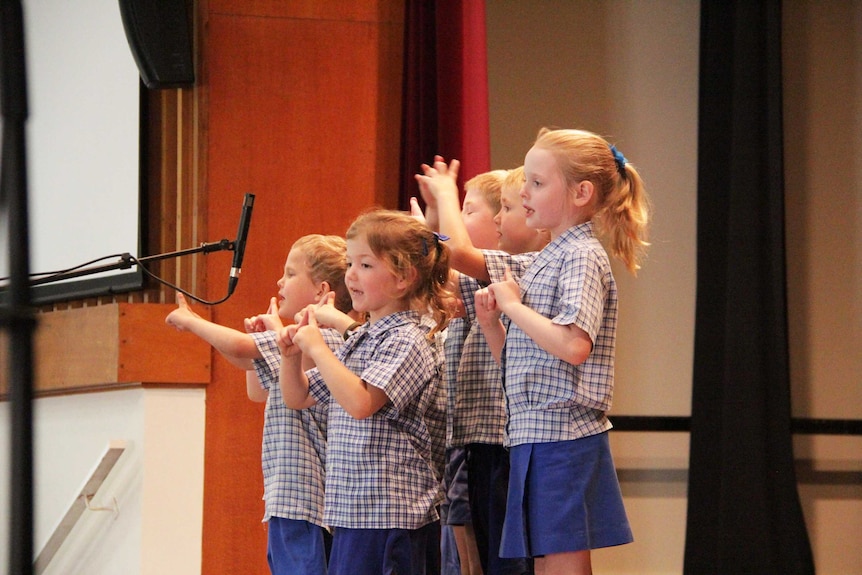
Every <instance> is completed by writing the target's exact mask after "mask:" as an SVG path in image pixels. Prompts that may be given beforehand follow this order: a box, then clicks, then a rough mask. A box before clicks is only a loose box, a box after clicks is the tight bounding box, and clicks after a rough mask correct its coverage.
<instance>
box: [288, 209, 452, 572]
mask: <svg viewBox="0 0 862 575" xmlns="http://www.w3.org/2000/svg"><path fill="white" fill-rule="evenodd" d="M347 259H348V270H347V274H346V276H345V282H346V284H347V286H348V288H349V290H350V294H351V297H352V300H353V307H354V309H356V310H357V311H361V312H365V313H366V314H367V317H368V322H367V323H365V324H363V325H362V326H360V327H359V328H357V329H356V330H355V331H353V332H352V333H351V335H350V337H349V339H348V340H347V342H346V343H345V344H344V346H343V347H342V348H341V349H339V350H338V352H337V353H333V352H332V351H331V350H330V349H329V348H328V347H327V346H326V345H325V344H324V342H323V340H322V338H321V336H320V331H319V329H318V324H317V319H316V315H315V311H314V308H311V309H309V310H308V311H307V313H306V314H305V317H304V318H303V320H302V321H301V323H299V324H298V325H293V326H288V327H286V328H284V329H283V330H281V331H280V332H279V339H278V344H279V348H280V350H281V353H282V362H281V389H282V395H283V397H284V401H285V404H286V405H288V406H289V407H291V408H294V409H304V408H308V407H311V406H312V405H315V404H317V403H328V405H329V434H328V449H327V469H326V472H327V473H326V481H327V484H326V506H325V512H324V519H325V521H326V523H327V525H330V526H332V527H333V528H334V533H333V542H332V553H331V556H330V564H329V569H330V571H329V573H330V575H341V574H347V573H350V574H359V575H361V574H363V573H367V574H369V575H371V574H379V573H384V572H385V573H390V572H391V573H399V574H410V573H421V572H424V565H425V560H426V559H425V553H426V551H427V546H428V537H429V536H431V537H433V538H434V540H436V541H439V538H438V537H437V536H436V535H437V534H433V535H432V534H431V533H429V529H428V526H429V525H433V526H435V527H436V522H437V519H438V516H437V510H436V506H437V504H438V503H439V495H440V484H439V477H438V476H437V475H436V473H435V462H436V459H437V456H436V455H435V454H434V453H432V451H433V449H432V442H433V441H432V431H431V430H430V429H429V426H431V425H433V424H432V423H431V422H429V421H428V418H427V415H426V412H428V411H429V409H430V407H431V404H432V403H433V402H434V401H435V400H436V398H437V385H438V379H439V376H440V374H439V368H440V366H439V365H438V363H437V352H436V349H435V347H434V346H435V344H434V343H433V339H434V334H435V333H437V332H438V331H439V330H442V329H444V328H445V327H446V323H447V321H448V319H449V313H450V312H449V310H448V309H447V304H446V302H445V299H446V298H447V290H446V282H447V280H448V273H449V252H448V250H447V248H446V247H445V246H444V245H443V244H442V243H440V242H439V241H438V237H437V236H436V235H435V234H433V233H432V232H431V231H430V230H429V229H428V228H427V226H425V225H423V224H422V223H421V222H419V221H417V220H416V219H415V218H413V217H411V216H409V215H407V214H404V213H401V212H393V211H388V210H377V211H373V212H369V213H367V214H364V215H362V216H360V217H359V218H357V219H356V221H354V222H353V224H352V225H351V226H350V229H349V230H348V232H347ZM426 314H430V315H431V316H432V317H433V319H434V327H433V328H432V329H431V330H430V331H428V330H426V329H425V328H424V327H423V325H422V316H424V315H426ZM300 351H301V353H300ZM303 355H304V356H307V357H309V358H310V359H311V360H312V361H313V362H314V364H315V366H316V367H314V368H312V369H310V370H308V371H303V369H302V365H301V357H302V356H303ZM440 458H441V459H442V453H441V454H440ZM437 529H439V528H437Z"/></svg>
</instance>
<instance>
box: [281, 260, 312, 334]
mask: <svg viewBox="0 0 862 575" xmlns="http://www.w3.org/2000/svg"><path fill="white" fill-rule="evenodd" d="M309 272H310V270H309V269H308V265H307V264H306V263H305V254H304V253H303V252H302V250H298V249H295V248H294V249H292V250H290V253H289V254H287V261H285V262H284V275H283V276H281V279H280V280H278V282H277V285H278V315H279V317H281V318H282V319H283V320H285V321H290V322H292V321H293V318H294V316H295V315H296V314H297V313H298V312H299V311H300V310H302V308H304V307H305V306H307V305H309V304H313V303H315V302H317V298H318V297H319V296H320V288H319V286H316V285H315V284H314V281H313V280H312V279H311V275H309Z"/></svg>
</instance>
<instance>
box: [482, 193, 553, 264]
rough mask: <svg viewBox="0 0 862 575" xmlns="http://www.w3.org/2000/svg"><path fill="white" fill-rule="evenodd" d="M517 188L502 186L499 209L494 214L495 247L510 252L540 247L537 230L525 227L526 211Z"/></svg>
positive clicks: (515, 252) (527, 250)
mask: <svg viewBox="0 0 862 575" xmlns="http://www.w3.org/2000/svg"><path fill="white" fill-rule="evenodd" d="M519 191H520V190H519V189H518V188H516V187H514V186H508V187H507V186H503V191H502V193H501V194H500V211H499V212H498V213H497V215H496V216H494V223H495V224H497V242H498V243H497V247H498V249H501V250H503V251H506V252H509V253H510V254H522V253H524V252H529V251H535V250H539V249H541V248H542V245H543V242H542V241H541V240H540V234H539V232H538V231H537V230H534V229H532V228H530V227H527V213H526V211H524V206H523V205H522V204H521V197H520V196H519Z"/></svg>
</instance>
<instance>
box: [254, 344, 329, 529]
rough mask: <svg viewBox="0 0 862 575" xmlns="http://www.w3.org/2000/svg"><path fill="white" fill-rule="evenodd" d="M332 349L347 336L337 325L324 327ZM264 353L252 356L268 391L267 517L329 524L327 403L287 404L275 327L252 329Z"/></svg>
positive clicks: (264, 448)
mask: <svg viewBox="0 0 862 575" xmlns="http://www.w3.org/2000/svg"><path fill="white" fill-rule="evenodd" d="M321 331H322V332H323V334H324V340H325V341H326V343H327V345H329V347H330V349H332V350H333V351H334V350H336V349H338V348H339V347H340V346H341V345H342V344H343V343H344V339H343V338H342V337H341V335H340V334H339V333H338V332H337V331H336V330H332V329H325V330H321ZM250 335H251V336H252V338H253V339H254V342H255V344H256V345H257V349H258V351H260V354H261V356H263V357H262V359H255V360H252V364H253V365H254V369H255V372H256V373H257V376H258V379H260V385H261V387H262V388H263V389H265V390H267V391H268V392H269V397H268V398H267V400H266V407H265V408H264V419H263V443H262V446H261V464H262V468H263V500H264V516H263V521H264V522H266V521H269V519H270V518H271V517H281V518H284V519H294V520H299V521H308V522H310V523H314V524H315V525H320V526H325V523H324V522H323V508H324V476H325V466H326V419H327V414H328V406H327V405H326V404H325V403H319V404H317V405H315V406H314V407H312V408H310V409H305V410H294V409H289V408H288V407H286V406H285V405H284V401H282V398H281V386H280V385H279V380H278V376H279V367H280V366H281V354H280V353H279V351H278V344H276V332H274V331H265V332H259V333H252V334H250Z"/></svg>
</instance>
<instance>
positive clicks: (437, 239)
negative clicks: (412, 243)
mask: <svg viewBox="0 0 862 575" xmlns="http://www.w3.org/2000/svg"><path fill="white" fill-rule="evenodd" d="M431 233H432V234H434V244H435V245H436V246H437V251H438V252H439V251H440V242H445V241H446V240H448V239H449V236H447V235H443V234H438V233H437V232H431ZM422 255H423V256H427V255H428V244H427V243H426V242H425V238H422Z"/></svg>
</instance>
